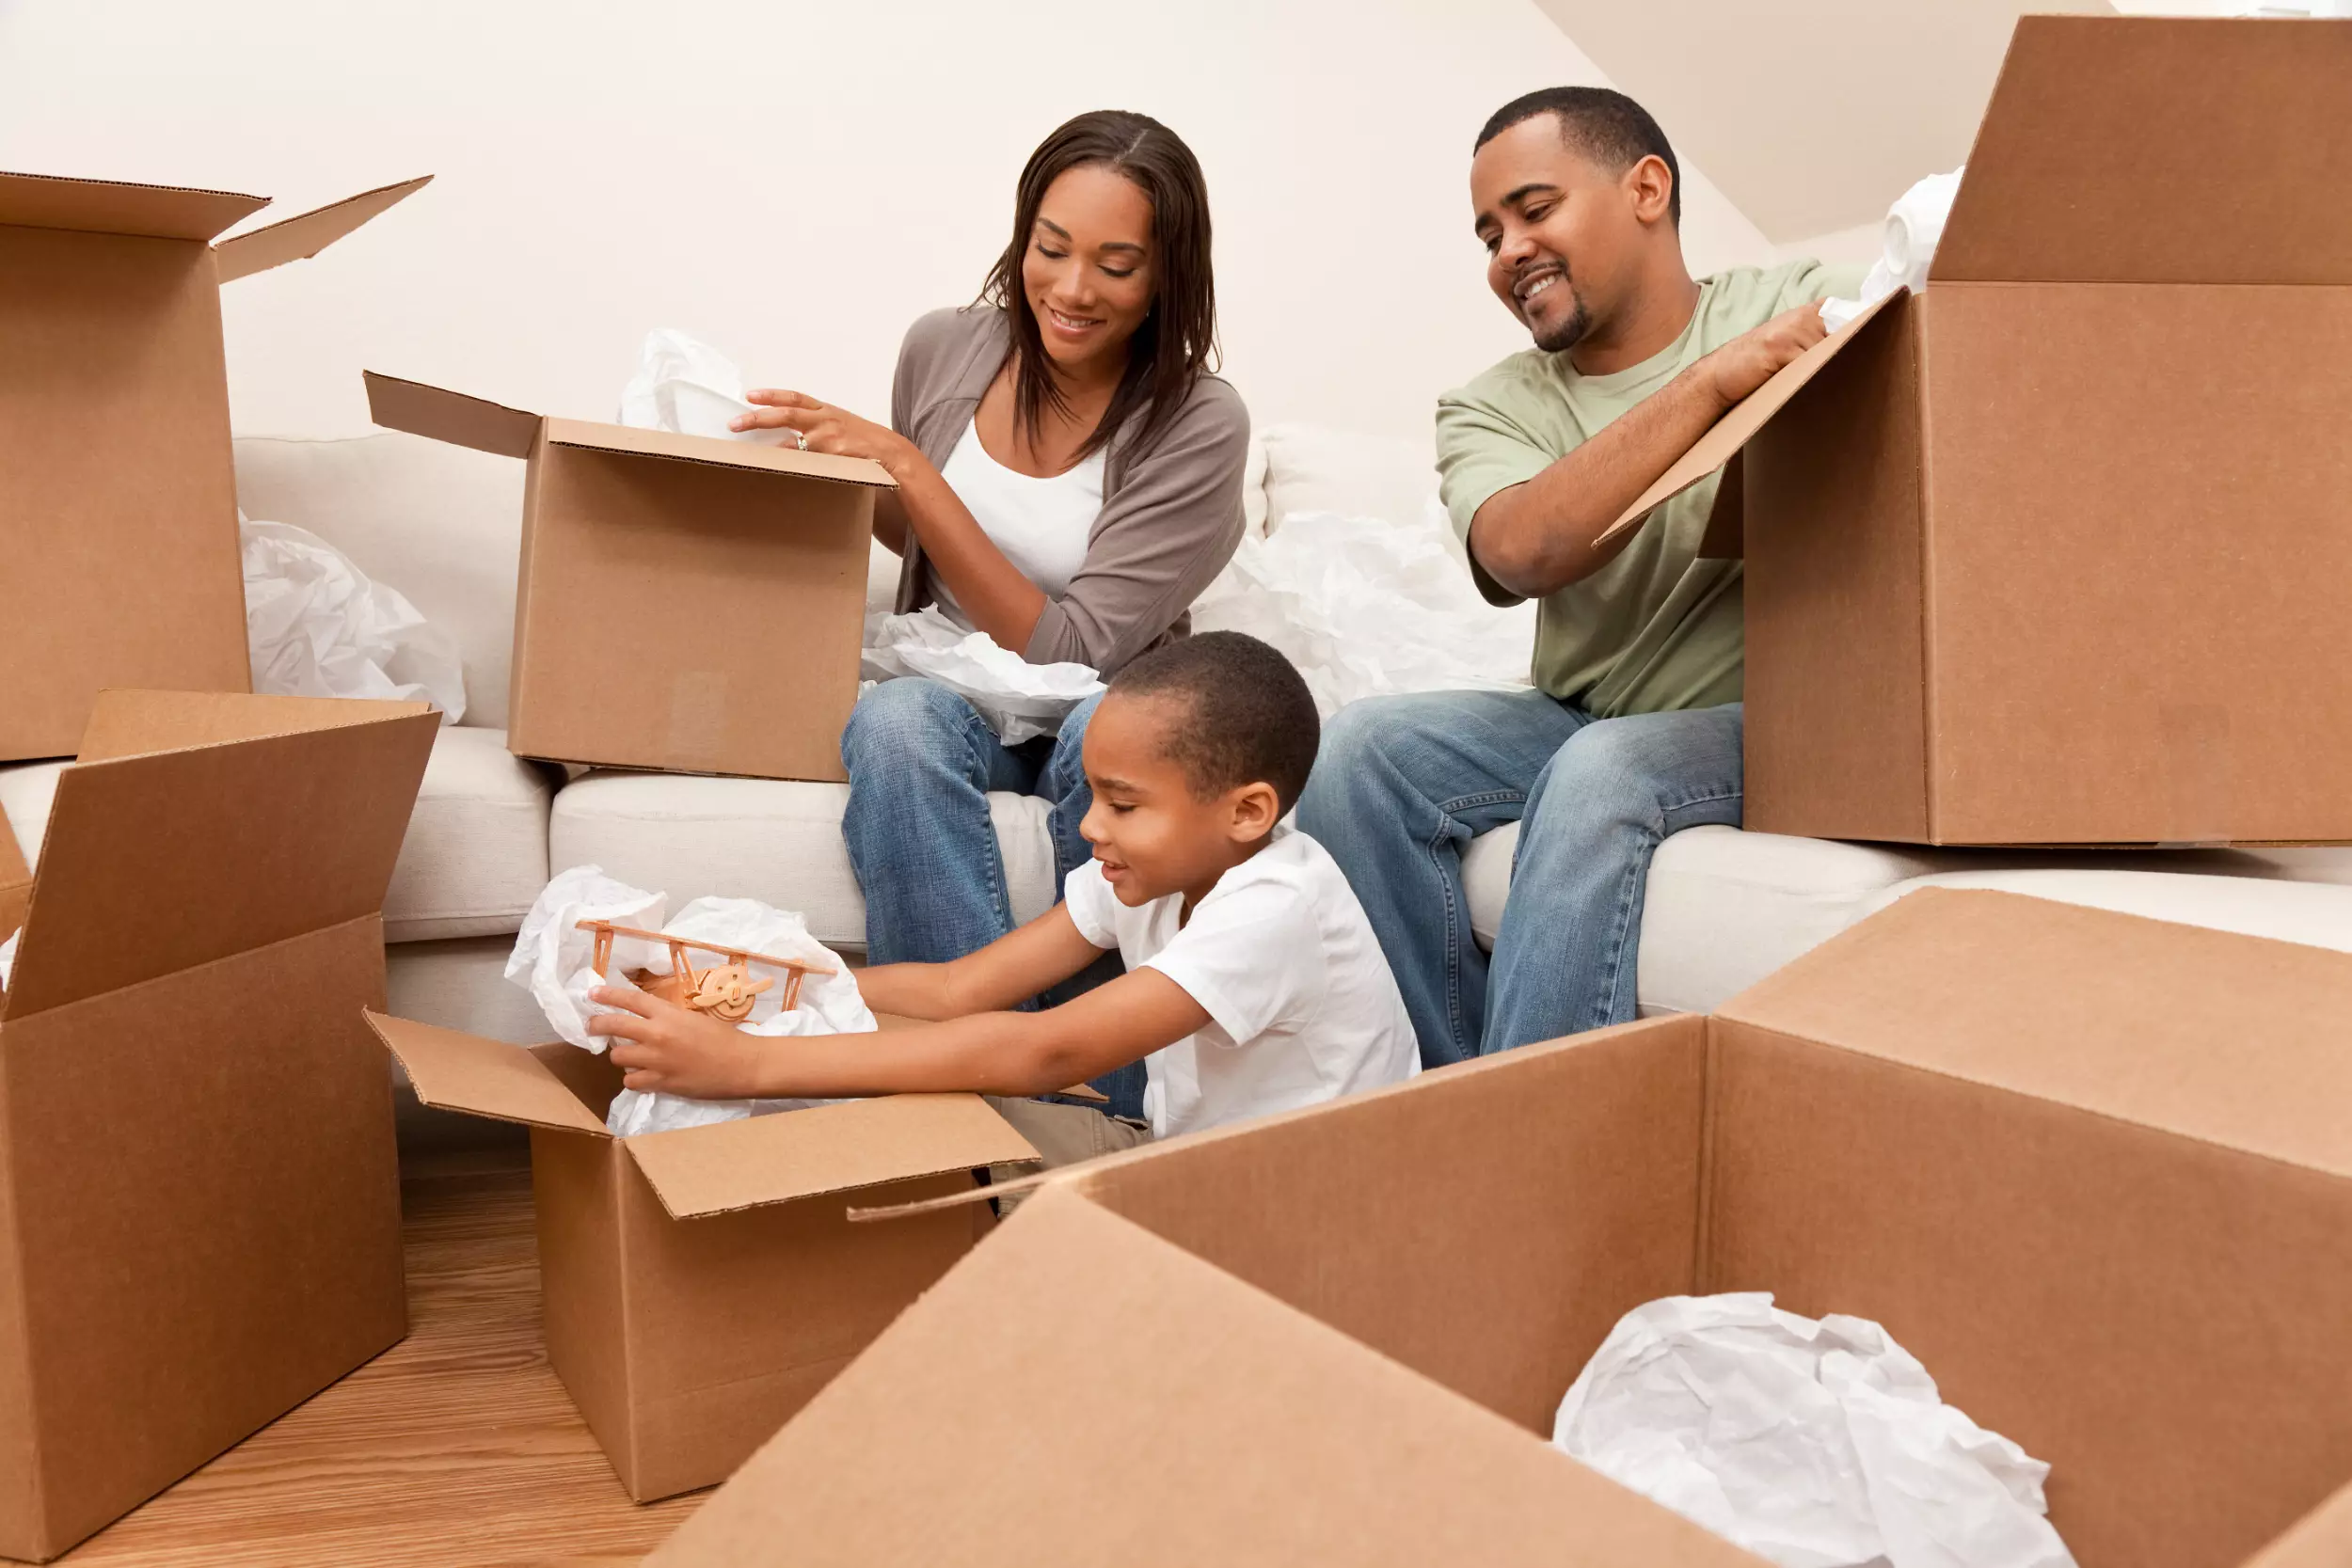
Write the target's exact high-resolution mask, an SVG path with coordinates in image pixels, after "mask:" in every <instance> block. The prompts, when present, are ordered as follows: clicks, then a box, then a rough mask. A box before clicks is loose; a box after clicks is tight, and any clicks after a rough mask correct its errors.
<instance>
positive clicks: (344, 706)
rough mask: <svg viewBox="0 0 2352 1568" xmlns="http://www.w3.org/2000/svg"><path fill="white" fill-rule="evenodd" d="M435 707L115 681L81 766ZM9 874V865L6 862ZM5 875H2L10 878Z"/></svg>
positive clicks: (410, 715)
mask: <svg viewBox="0 0 2352 1568" xmlns="http://www.w3.org/2000/svg"><path fill="white" fill-rule="evenodd" d="M431 712H433V705H432V704H430V703H418V702H392V701H382V700H377V699H373V698H351V697H277V696H263V695H259V694H256V693H251V692H244V691H149V690H144V689H138V688H134V687H119V686H110V687H107V688H106V689H104V690H103V691H101V692H99V694H98V698H97V701H96V702H94V703H93V704H92V705H90V716H89V723H88V724H87V726H85V727H84V729H83V731H82V749H81V752H80V754H79V755H78V756H77V757H76V758H75V759H74V760H75V761H76V762H77V763H88V762H109V761H112V760H114V759H116V758H118V757H133V756H152V755H155V754H157V753H159V752H184V751H188V750H191V749H193V748H195V747H199V746H219V745H224V744H227V743H229V742H232V741H239V740H269V739H274V738H276V737H277V736H287V735H308V734H310V733H312V732H313V731H317V730H332V729H342V728H346V727H348V726H350V725H353V724H374V723H381V722H383V721H386V720H389V719H419V718H422V717H423V716H424V715H426V714H429V713H431ZM0 871H5V867H0ZM0 880H5V876H4V875H0Z"/></svg>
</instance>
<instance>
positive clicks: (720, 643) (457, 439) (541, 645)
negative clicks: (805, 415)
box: [366, 371, 891, 783]
mask: <svg viewBox="0 0 2352 1568" xmlns="http://www.w3.org/2000/svg"><path fill="white" fill-rule="evenodd" d="M366 380H367V388H368V406H369V408H370V410H371V411H372V412H373V415H374V418H375V422H376V423H378V424H380V425H383V426H385V427H387V428H388V429H391V430H405V431H407V432H409V433H411V434H413V435H417V436H430V437H432V438H433V439H435V440H438V441H449V442H453V443H455V444H456V445H458V446H462V447H472V448H474V449H476V450H478V451H488V452H496V453H499V454H501V455H503V456H507V457H517V458H521V459H523V460H525V461H526V462H527V463H528V464H529V465H530V467H529V470H528V478H527V480H526V482H525V488H524V492H523V522H522V559H521V562H520V565H519V567H518V569H517V572H516V587H515V657H514V664H513V668H512V672H511V673H510V675H509V687H508V703H507V721H506V723H507V736H506V743H507V746H508V748H509V749H510V750H512V751H513V752H515V754H516V755H517V756H528V757H544V758H547V759H548V760H550V761H555V762H577V763H593V764H602V765H605V766H608V767H615V768H659V769H662V770H664V771H669V772H679V773H739V774H747V775H751V776H754V777H758V778H770V779H806V780H814V781H818V782H829V783H840V782H842V781H843V780H845V779H846V778H847V777H848V775H847V774H845V773H844V772H843V771H842V768H841V729H842V726H843V725H844V724H845V723H847V722H848V721H849V717H850V708H851V707H853V706H855V705H856V703H857V685H858V645H859V642H860V640H861V636H860V634H861V633H862V631H863V630H864V626H865V615H866V567H867V562H868V558H869V556H870V553H871V548H872V539H873V524H874V495H875V492H876V491H877V490H880V489H886V488H890V487H891V479H890V476H889V474H888V473H886V472H885V471H883V469H882V466H881V465H880V464H878V463H870V462H867V461H866V460H865V459H864V458H855V457H837V456H831V455H828V454H825V453H822V452H813V451H812V452H803V451H794V450H792V449H789V448H777V447H769V446H762V445H758V444H755V443H752V442H744V441H722V440H715V439H712V438H710V437H707V436H679V435H675V434H673V433H671V432H668V431H661V430H640V429H636V428H634V427H631V426H628V425H614V424H597V423H593V422H589V421H585V420H561V419H554V418H543V417H542V416H540V415H537V414H529V413H525V412H523V411H522V410H520V409H516V408H507V407H503V406H501V404H495V403H489V402H486V401H485V400H483V399H481V398H472V397H467V396H464V395H463V394H461V393H457V392H448V391H443V390H441V389H440V388H435V387H426V386H423V385H421V384H420V383H417V382H414V381H403V380H400V379H398V378H396V377H393V376H388V375H379V374H377V373H375V372H373V371H371V372H367V375H366Z"/></svg>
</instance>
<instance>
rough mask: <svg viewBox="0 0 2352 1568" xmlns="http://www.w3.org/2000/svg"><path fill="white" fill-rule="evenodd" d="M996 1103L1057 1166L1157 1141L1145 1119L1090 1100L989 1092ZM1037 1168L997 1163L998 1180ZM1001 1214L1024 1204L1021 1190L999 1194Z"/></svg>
mask: <svg viewBox="0 0 2352 1568" xmlns="http://www.w3.org/2000/svg"><path fill="white" fill-rule="evenodd" d="M983 1098H984V1099H986V1100H987V1101H988V1102H989V1103H990V1104H991V1105H993V1106H994V1107H995V1108H996V1114H997V1115H998V1116H1001V1117H1004V1118H1005V1119H1006V1120H1007V1121H1009V1122H1010V1123H1011V1124H1012V1130H1013V1131H1014V1132H1018V1133H1020V1134H1021V1135H1022V1136H1023V1137H1025V1138H1026V1139H1028V1140H1029V1147H1030V1148H1034V1149H1036V1150H1037V1151H1038V1153H1039V1155H1040V1156H1041V1157H1042V1160H1043V1168H1044V1169H1046V1170H1057V1169H1059V1168H1060V1167H1061V1166H1063V1165H1074V1164H1080V1163H1082V1162H1084V1161H1088V1160H1091V1159H1093V1158H1094V1157H1095V1156H1096V1155H1098V1154H1116V1153H1118V1152H1119V1151H1120V1149H1122V1148H1135V1147H1136V1145H1137V1144H1148V1143H1150V1142H1151V1141H1152V1129H1151V1128H1149V1127H1147V1126H1145V1125H1144V1124H1143V1123H1142V1122H1139V1121H1129V1120H1128V1119H1127V1118H1126V1117H1114V1116H1110V1115H1107V1114H1106V1113H1104V1112H1102V1111H1097V1110H1095V1109H1093V1108H1092V1107H1090V1106H1086V1105H1065V1104H1062V1103H1060V1102H1058V1101H1043V1100H1007V1099H1004V1098H1001V1097H999V1096H997V1095H993V1094H992V1095H987V1096H984V1097H983ZM1036 1168H1038V1167H1035V1166H1029V1165H991V1166H989V1168H988V1175H989V1180H992V1181H1011V1180H1018V1179H1019V1178H1021V1177H1024V1176H1027V1175H1030V1174H1031V1173H1032V1172H1033V1171H1034V1170H1035V1169H1036ZM995 1202H996V1211H997V1212H998V1214H999V1215H1004V1214H1009V1213H1011V1212H1013V1210H1014V1209H1015V1208H1017V1207H1019V1206H1020V1203H1021V1195H1019V1194H1014V1195H1012V1196H1007V1197H1000V1198H998V1199H996V1200H995Z"/></svg>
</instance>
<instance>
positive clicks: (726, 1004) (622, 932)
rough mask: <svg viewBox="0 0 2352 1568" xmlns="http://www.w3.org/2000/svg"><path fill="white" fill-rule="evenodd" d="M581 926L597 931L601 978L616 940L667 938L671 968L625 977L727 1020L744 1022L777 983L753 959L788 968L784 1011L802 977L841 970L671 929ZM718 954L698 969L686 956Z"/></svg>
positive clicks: (795, 1002) (651, 992)
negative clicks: (756, 970) (757, 971)
mask: <svg viewBox="0 0 2352 1568" xmlns="http://www.w3.org/2000/svg"><path fill="white" fill-rule="evenodd" d="M580 930H583V931H590V932H594V933H595V935H596V951H595V954H594V955H593V957H592V958H590V962H591V963H592V964H594V966H595V967H596V974H597V976H598V977H599V978H606V977H608V975H607V970H608V968H609V966H610V965H611V964H612V939H613V938H614V937H635V938H637V939H638V940H639V941H641V942H664V943H667V944H668V946H669V949H670V973H669V974H654V973H653V972H652V971H650V970H644V969H640V970H634V971H632V972H630V974H628V975H627V976H626V978H627V979H628V983H629V984H631V985H633V986H635V987H636V988H637V989H638V990H642V991H644V993H645V994H646V995H648V996H659V997H660V998H661V999H662V1000H663V1001H665V1002H675V1003H676V1004H677V1005H678V1006H681V1007H691V1008H692V1009H693V1010H694V1011H696V1012H698V1013H708V1014H709V1015H710V1016H711V1017H713V1018H715V1019H720V1020H723V1022H728V1023H740V1022H743V1021H744V1020H745V1019H747V1018H749V1017H751V1016H752V1004H753V1002H754V1001H755V1000H756V999H757V997H758V996H759V994H760V993H761V992H762V991H765V990H770V989H771V987H773V986H774V985H775V982H774V981H773V980H769V979H764V978H758V977H755V976H754V975H753V974H752V972H751V966H752V965H753V964H755V963H757V964H766V965H767V966H768V967H769V968H771V969H780V970H782V971H784V996H783V998H782V1001H783V1003H784V1010H785V1011H786V1012H787V1013H788V1012H790V1011H791V1010H792V1009H793V1008H795V1007H797V1006H800V1005H801V982H802V981H803V980H804V979H806V978H807V977H808V976H809V975H811V974H837V973H838V971H836V970H834V968H833V967H832V966H831V965H829V964H813V963H806V962H803V960H801V959H799V958H772V957H771V956H770V955H768V954H766V953H754V952H751V951H749V950H748V949H745V948H741V947H721V946H718V945H716V944H715V943H712V942H697V941H695V940H694V939H693V938H692V937H676V936H672V935H671V934H670V933H669V932H667V931H643V930H639V929H638V928H637V927H634V926H615V925H613V924H612V922H611V921H609V920H583V921H581V922H580ZM689 948H692V949H694V950H695V951H697V952H702V953H716V954H718V955H719V956H720V957H722V958H725V959H726V962H724V963H723V964H712V965H711V966H710V967H709V968H707V969H700V970H698V969H696V968H695V967H694V966H693V964H692V963H691V961H689V959H688V958H687V956H686V954H687V949H689Z"/></svg>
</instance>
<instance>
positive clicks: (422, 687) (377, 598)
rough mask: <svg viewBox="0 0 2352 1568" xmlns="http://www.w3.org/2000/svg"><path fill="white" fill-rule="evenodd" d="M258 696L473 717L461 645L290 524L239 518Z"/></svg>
mask: <svg viewBox="0 0 2352 1568" xmlns="http://www.w3.org/2000/svg"><path fill="white" fill-rule="evenodd" d="M237 535H238V543H239V551H240V554H241V555H242V556H243V559H244V563H245V634H246V646H247V651H248V652H249V653H250V654H251V655H252V659H253V689H254V690H256V691H262V692H267V693H270V694H272V695H275V696H282V697H374V698H388V699H397V700H403V701H409V702H414V701H418V700H422V701H425V702H429V703H431V704H432V705H434V706H435V707H437V708H439V709H440V710H441V722H442V723H444V724H454V723H455V722H457V721H458V720H460V719H462V718H464V717H465V715H466V673H465V669H464V667H463V665H462V664H461V663H460V662H459V659H458V656H457V644H456V642H455V641H454V640H453V639H452V638H451V637H450V636H449V634H448V633H446V632H444V631H442V630H441V629H440V628H439V627H437V626H432V625H429V624H428V623H427V622H426V621H425V618H424V617H423V616H422V615H420V614H419V613H417V607H416V606H415V605H412V604H410V603H409V602H408V601H407V599H406V598H405V597H403V596H402V595H401V594H400V593H399V592H398V591H397V590H395V589H392V588H389V587H387V586H385V585H384V584H383V583H380V582H376V581H373V579H371V578H369V577H368V576H367V574H366V573H364V572H362V571H360V570H359V568H358V566H356V565H354V564H353V563H352V560H351V558H350V557H349V556H347V555H345V554H343V553H342V551H341V550H339V549H337V548H336V547H335V546H332V545H330V544H328V543H327V542H326V540H324V539H321V538H320V537H319V536H318V535H317V534H315V533H311V532H310V531H308V530H305V529H298V528H296V527H294V525H293V524H291V523H271V522H257V521H253V520H251V519H248V518H247V517H246V515H245V514H243V513H242V512H241V513H239V514H238V515H237Z"/></svg>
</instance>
